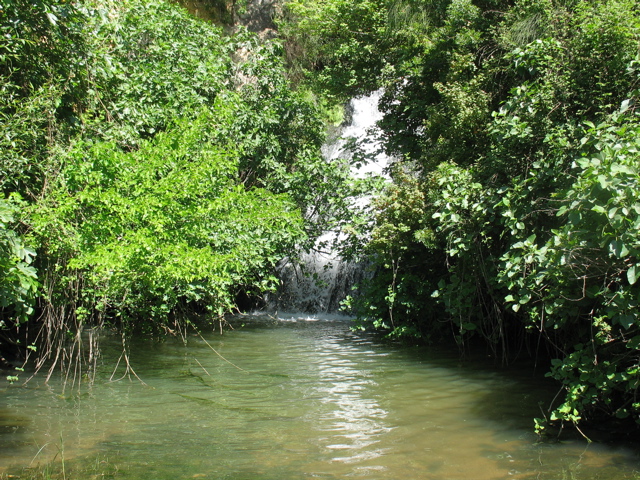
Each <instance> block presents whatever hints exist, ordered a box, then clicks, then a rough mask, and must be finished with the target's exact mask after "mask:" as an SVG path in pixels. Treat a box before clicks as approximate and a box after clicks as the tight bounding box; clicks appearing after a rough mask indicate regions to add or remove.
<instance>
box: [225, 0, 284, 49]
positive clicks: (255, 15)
mask: <svg viewBox="0 0 640 480" xmlns="http://www.w3.org/2000/svg"><path fill="white" fill-rule="evenodd" d="M244 3H246V6H245V7H244V8H238V4H236V5H235V7H236V9H235V10H236V12H235V17H236V18H235V19H234V20H236V21H235V22H234V24H235V25H243V26H245V27H247V29H248V30H249V31H251V32H255V33H257V34H258V35H259V36H260V38H261V39H263V40H266V39H269V38H273V37H275V36H276V24H275V22H274V18H275V16H276V14H277V12H278V8H279V1H278V0H246V2H244Z"/></svg>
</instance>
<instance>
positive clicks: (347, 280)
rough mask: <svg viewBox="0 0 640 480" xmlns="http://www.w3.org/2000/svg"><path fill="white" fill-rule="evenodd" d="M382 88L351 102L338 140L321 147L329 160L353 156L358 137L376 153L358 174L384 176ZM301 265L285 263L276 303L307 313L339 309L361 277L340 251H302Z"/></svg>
mask: <svg viewBox="0 0 640 480" xmlns="http://www.w3.org/2000/svg"><path fill="white" fill-rule="evenodd" d="M380 95H381V91H377V92H374V93H373V94H371V95H369V96H365V97H358V98H354V99H352V100H351V101H350V103H349V108H348V112H350V113H351V118H350V119H349V120H350V121H349V123H348V124H346V125H343V126H341V127H340V131H339V132H338V135H337V136H336V140H334V141H333V142H330V143H327V144H326V145H325V146H324V147H323V148H322V153H323V156H324V158H325V159H326V160H327V161H328V162H331V161H339V160H340V159H348V158H350V153H349V151H348V149H347V144H348V142H349V140H350V139H355V140H356V141H357V142H358V143H359V144H360V145H361V150H362V151H363V152H364V153H365V154H367V155H369V156H373V158H372V160H370V161H369V162H367V163H366V164H365V165H361V166H360V167H359V168H358V167H353V168H352V174H353V175H354V176H355V177H357V178H364V177H366V176H372V175H373V176H384V171H385V168H386V167H387V165H388V163H389V158H388V157H387V156H386V155H384V154H380V153H379V154H376V151H377V150H378V149H379V146H380V142H379V140H378V139H377V138H376V135H375V133H374V131H373V129H374V127H375V125H376V122H377V121H378V120H380V119H381V118H382V113H381V112H380V111H379V110H378V101H379V99H380ZM368 201H369V199H368V198H361V199H358V200H357V201H356V202H355V203H354V208H356V207H357V206H358V205H359V206H361V205H362V204H363V203H366V202H368ZM335 238H336V233H335V232H328V233H325V234H324V235H323V236H321V237H320V238H319V239H318V241H317V245H320V244H322V243H323V242H326V243H327V244H329V245H330V244H331V243H332V241H333V240H334V239H335ZM301 260H302V267H299V266H294V265H291V264H286V265H284V266H283V267H282V268H281V270H280V272H279V276H280V279H281V281H282V287H281V288H280V291H279V292H278V299H277V301H276V302H272V303H276V305H273V304H272V305H271V308H275V309H277V310H280V311H287V312H305V313H312V314H316V313H332V312H338V311H339V308H340V302H341V301H342V300H343V299H344V298H345V297H346V296H347V295H348V294H349V293H350V291H351V288H352V287H353V285H354V284H356V283H357V282H358V281H359V280H360V279H361V278H362V274H363V272H362V268H361V266H360V265H358V264H354V263H352V262H347V261H345V260H343V259H342V258H341V257H340V255H339V254H338V253H337V252H334V251H328V252H323V251H321V250H320V249H318V250H315V251H312V252H309V253H305V254H303V255H302V259H301Z"/></svg>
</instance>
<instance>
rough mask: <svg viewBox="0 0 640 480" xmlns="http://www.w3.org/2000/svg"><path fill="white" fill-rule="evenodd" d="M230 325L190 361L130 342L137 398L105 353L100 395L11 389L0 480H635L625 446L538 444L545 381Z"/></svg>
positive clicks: (341, 337) (365, 345) (1, 432)
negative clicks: (51, 469) (36, 475)
mask: <svg viewBox="0 0 640 480" xmlns="http://www.w3.org/2000/svg"><path fill="white" fill-rule="evenodd" d="M231 324H232V325H233V327H234V329H233V330H230V331H227V332H225V333H224V335H222V336H221V335H220V334H219V333H217V332H209V333H206V334H204V336H203V337H197V336H190V337H189V338H188V345H187V346H185V345H184V344H183V343H182V341H181V340H179V339H175V338H171V339H167V340H165V341H162V342H157V341H152V340H136V341H134V343H132V345H131V352H132V355H131V358H130V360H131V364H132V366H133V368H134V369H135V371H136V374H137V375H138V376H139V378H140V379H141V380H142V382H144V383H142V382H141V381H139V380H137V379H136V378H134V377H132V378H127V377H125V378H122V379H120V380H118V381H109V379H110V378H111V377H112V373H113V370H114V367H115V365H116V364H117V360H118V358H119V356H120V353H121V346H120V341H119V339H118V338H109V337H105V338H103V339H102V344H103V354H102V357H101V360H100V365H99V370H98V372H97V375H96V379H95V382H94V383H93V384H92V385H90V384H85V385H82V386H81V387H80V388H79V389H78V388H75V389H69V388H67V389H66V390H65V393H64V394H62V393H61V392H62V385H61V383H60V382H61V379H60V378H58V376H56V375H54V377H53V378H52V380H51V381H50V383H49V385H45V384H43V383H42V379H41V378H40V377H38V376H36V377H35V378H33V379H32V380H31V381H30V382H29V383H27V384H26V385H25V386H23V385H20V384H18V383H16V384H14V385H11V386H8V387H6V388H4V389H3V391H2V394H1V395H0V474H1V473H4V474H10V473H12V472H19V471H20V469H21V468H24V467H28V466H36V465H38V464H40V465H43V464H46V462H49V461H51V460H53V459H55V461H57V462H60V461H61V460H64V462H65V468H66V474H67V478H118V479H127V480H128V479H132V480H133V479H136V480H137V479H157V480H160V479H172V480H175V479H190V478H202V479H216V480H222V479H225V480H296V479H347V478H360V479H367V480H392V479H393V480H397V479H403V478H406V479H411V480H457V479H460V480H462V479H464V480H467V479H474V480H494V479H495V480H497V479H510V478H513V479H563V480H564V479H581V480H588V479H600V480H609V479H611V480H613V479H615V480H624V479H634V478H640V474H639V473H637V472H640V459H639V457H638V454H637V453H638V452H637V450H636V449H634V448H632V447H631V446H626V447H625V446H622V445H618V446H607V445H603V444H598V443H593V444H590V445H588V444H587V443H586V442H585V441H584V440H583V439H581V438H573V439H566V440H563V441H562V442H558V443H539V442H538V441H537V437H536V435H535V434H534V433H533V422H532V418H533V417H535V416H539V407H538V401H539V400H548V399H549V398H550V397H552V396H553V394H554V393H555V390H554V389H555V385H553V384H549V383H548V382H547V381H545V379H544V378H543V376H542V374H543V373H544V372H539V375H537V376H535V375H532V373H531V371H530V370H527V369H515V368H514V369H509V370H505V369H498V368H496V367H495V366H494V365H493V362H491V361H490V360H487V361H480V360H478V359H474V360H473V361H472V360H461V359H460V357H459V356H458V355H457V353H456V352H451V351H445V350H444V349H440V348H437V347H436V348H433V347H432V348H427V347H420V348H418V347H402V346H396V345H391V344H388V343H385V342H382V341H380V340H378V339H376V337H373V336H371V335H369V334H366V333H359V332H358V333H356V332H353V331H351V329H350V327H351V323H350V321H349V320H347V319H344V318H340V317H333V316H301V315H281V316H280V317H279V318H275V317H270V316H264V315H262V316H261V315H253V316H251V315H249V316H241V317H235V318H233V319H232V320H231ZM23 375H26V374H23ZM120 376H122V365H121V366H120V367H119V372H116V375H115V377H114V378H118V377H120ZM74 471H83V472H86V471H91V472H95V474H94V475H92V476H85V477H80V476H75V477H74V475H73V472H74ZM105 472H107V473H105Z"/></svg>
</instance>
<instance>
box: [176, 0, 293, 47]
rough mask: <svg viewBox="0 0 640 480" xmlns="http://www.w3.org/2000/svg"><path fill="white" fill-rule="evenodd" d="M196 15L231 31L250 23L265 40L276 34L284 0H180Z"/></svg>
mask: <svg viewBox="0 0 640 480" xmlns="http://www.w3.org/2000/svg"><path fill="white" fill-rule="evenodd" d="M177 2H178V3H179V4H180V5H182V6H183V7H185V8H186V9H187V10H188V11H189V13H191V14H192V15H193V16H195V17H198V18H202V19H203V20H207V21H210V22H213V23H215V24H217V25H222V26H223V27H225V29H227V30H228V31H229V32H232V31H233V30H235V29H236V28H237V27H238V26H244V27H247V29H248V30H249V31H251V32H255V33H257V34H258V35H259V36H260V38H261V39H262V40H267V39H270V38H273V37H275V36H276V25H275V22H274V18H275V16H276V14H277V13H278V10H279V8H280V3H281V2H280V0H177Z"/></svg>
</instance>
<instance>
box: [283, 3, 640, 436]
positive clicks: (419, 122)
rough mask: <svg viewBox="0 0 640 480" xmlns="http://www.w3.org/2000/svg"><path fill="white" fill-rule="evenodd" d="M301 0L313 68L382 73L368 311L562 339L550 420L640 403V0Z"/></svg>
mask: <svg viewBox="0 0 640 480" xmlns="http://www.w3.org/2000/svg"><path fill="white" fill-rule="evenodd" d="M287 5H288V10H287V17H286V21H285V25H284V27H283V31H284V32H285V33H286V35H287V39H288V49H287V51H288V52H289V61H290V62H291V64H292V66H293V68H294V70H295V71H296V72H298V74H297V75H298V77H299V78H302V79H304V80H303V81H306V82H309V84H311V85H313V86H314V88H316V89H318V90H320V91H324V92H325V94H326V95H327V96H328V97H330V98H337V99H343V98H345V96H350V95H354V94H361V93H365V92H368V91H372V90H374V89H378V88H384V92H385V93H384V98H383V100H382V101H381V104H380V108H381V109H382V110H383V111H384V113H385V117H384V119H383V120H382V121H381V122H380V125H379V127H380V129H381V133H382V136H383V138H384V141H385V148H386V150H387V152H388V153H389V154H391V155H393V156H395V158H396V161H395V162H394V165H393V167H392V171H391V173H392V176H393V183H392V184H391V185H389V186H388V188H387V190H386V192H385V193H384V194H383V195H382V196H380V197H379V198H378V199H377V200H376V201H375V204H374V207H375V208H374V219H373V220H374V221H373V222H372V225H371V227H370V228H368V229H366V228H365V229H361V230H360V231H358V232H356V233H355V234H354V235H356V236H357V237H358V238H359V239H360V240H361V241H362V243H363V250H362V254H363V255H366V256H368V257H369V259H370V260H371V261H372V262H373V263H374V265H373V267H372V270H373V271H374V272H375V274H374V275H373V276H372V278H371V280H370V281H369V282H368V284H367V285H364V286H363V288H364V289H365V290H364V295H360V296H359V297H356V298H354V299H351V301H350V307H351V308H352V309H353V311H354V312H355V313H356V314H357V315H358V317H359V318H360V322H361V323H362V324H363V325H365V326H366V325H372V326H374V327H376V328H378V329H381V330H383V331H386V332H387V333H388V334H389V335H391V336H399V337H402V336H404V337H420V338H423V339H437V338H442V337H443V336H445V337H446V336H453V337H454V338H455V340H456V341H457V342H458V344H459V345H460V346H461V348H465V346H466V345H469V344H470V343H472V342H475V341H478V340H482V341H484V342H485V344H487V345H489V346H490V348H491V349H492V351H493V352H494V354H495V355H496V356H498V357H499V358H502V359H503V360H504V361H509V360H510V359H512V358H514V357H516V356H517V355H519V354H522V353H528V354H530V355H532V356H537V357H538V358H539V359H545V358H546V359H549V360H550V361H551V370H550V373H549V375H550V376H552V377H553V378H555V379H557V380H558V381H559V382H560V383H561V384H562V387H563V391H564V395H559V396H558V401H557V402H556V403H555V404H554V405H552V406H551V408H550V409H549V411H548V412H546V415H547V418H546V420H549V421H555V422H570V423H573V424H574V425H578V424H580V423H581V422H584V421H589V420H596V419H598V418H601V417H617V418H618V419H625V418H626V419H628V420H634V419H635V420H636V421H637V422H639V423H640V398H638V387H639V386H640V319H639V317H638V311H637V307H638V302H639V301H640V282H639V281H638V280H639V279H640V258H639V255H640V250H638V248H639V246H640V236H639V233H638V232H639V227H640V223H639V222H640V176H639V173H640V171H639V169H638V168H639V167H638V166H639V165H640V154H639V153H638V152H639V147H640V143H639V140H638V138H639V134H640V118H639V116H638V111H637V106H636V102H637V99H638V88H640V84H639V80H640V68H639V66H640V63H639V61H640V56H639V54H640V51H639V49H638V45H639V40H640V9H639V8H638V3H637V2H635V1H630V0H615V1H608V2H603V1H596V0H593V1H591V0H590V1H576V0H516V1H513V2H511V1H508V2H507V1H501V0H474V1H472V0H442V1H438V0H436V1H423V2H418V1H413V0H368V1H356V2H353V1H344V0H325V1H314V0H292V1H291V2H289V3H288V4H287ZM544 420H545V419H540V420H539V428H543V426H544V425H543V424H544Z"/></svg>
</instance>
